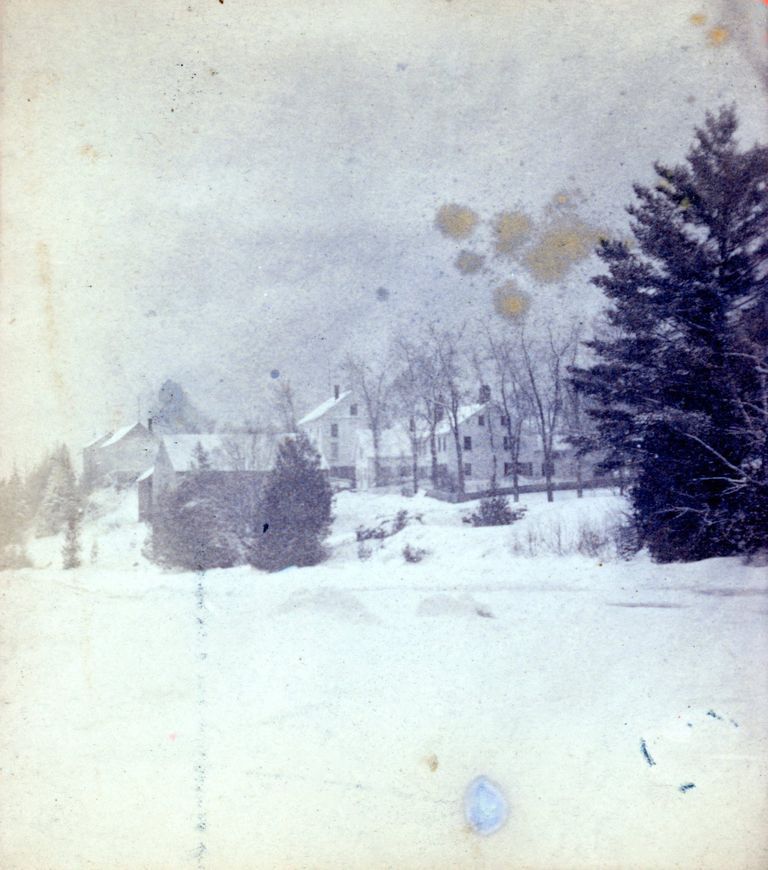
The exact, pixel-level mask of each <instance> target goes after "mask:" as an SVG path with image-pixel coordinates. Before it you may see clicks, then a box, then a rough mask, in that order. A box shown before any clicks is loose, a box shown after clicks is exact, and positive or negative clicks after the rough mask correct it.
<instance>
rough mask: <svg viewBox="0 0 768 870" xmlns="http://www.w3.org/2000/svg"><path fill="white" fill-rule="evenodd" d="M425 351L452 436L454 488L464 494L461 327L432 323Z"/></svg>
mask: <svg viewBox="0 0 768 870" xmlns="http://www.w3.org/2000/svg"><path fill="white" fill-rule="evenodd" d="M426 349H427V351H428V352H429V354H430V355H431V356H432V358H433V359H434V362H435V365H436V368H437V381H438V384H439V388H440V405H439V406H441V407H442V408H443V409H444V413H445V418H446V420H447V422H448V426H449V428H450V430H451V434H452V435H453V444H454V449H455V450H456V486H457V489H458V491H459V492H460V493H461V492H464V456H463V449H462V444H461V436H460V426H461V415H460V412H461V406H462V404H463V403H464V401H465V400H466V391H465V389H464V386H463V382H462V357H463V355H464V327H462V328H461V329H458V330H451V329H446V328H441V327H438V326H437V325H436V324H434V323H432V324H430V325H429V326H428V328H427V345H426Z"/></svg>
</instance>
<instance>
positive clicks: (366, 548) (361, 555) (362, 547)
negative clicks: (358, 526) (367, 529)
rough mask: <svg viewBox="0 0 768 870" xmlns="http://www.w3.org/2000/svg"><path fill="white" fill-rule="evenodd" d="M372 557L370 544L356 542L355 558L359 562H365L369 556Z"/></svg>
mask: <svg viewBox="0 0 768 870" xmlns="http://www.w3.org/2000/svg"><path fill="white" fill-rule="evenodd" d="M372 555H373V548H372V547H371V545H370V544H366V543H365V541H358V544H357V558H358V559H359V560H360V561H361V562H367V561H368V560H369V559H370V558H371V556H372Z"/></svg>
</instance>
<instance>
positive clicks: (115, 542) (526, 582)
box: [0, 492, 768, 870]
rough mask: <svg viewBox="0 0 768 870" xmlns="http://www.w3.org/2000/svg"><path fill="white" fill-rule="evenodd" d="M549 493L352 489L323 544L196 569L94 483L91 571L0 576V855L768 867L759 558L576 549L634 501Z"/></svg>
mask: <svg viewBox="0 0 768 870" xmlns="http://www.w3.org/2000/svg"><path fill="white" fill-rule="evenodd" d="M556 499H557V500H556V502H555V503H554V504H553V505H547V504H546V502H545V501H544V500H543V497H542V496H538V495H536V496H529V497H526V498H524V499H523V502H522V503H523V504H526V505H527V506H528V508H529V510H528V513H527V515H526V517H525V518H524V519H523V520H521V521H520V522H519V523H517V524H516V525H514V526H512V527H502V528H480V529H476V528H472V527H469V526H467V525H465V524H462V522H461V515H462V514H463V513H466V512H467V511H468V510H470V509H471V507H472V505H450V504H444V503H440V502H435V501H432V500H429V499H427V498H426V497H423V496H418V497H416V498H410V499H409V498H404V497H401V496H396V495H387V496H381V495H374V494H354V493H343V494H340V495H339V496H338V497H337V499H336V506H335V512H336V521H335V524H334V529H333V534H332V537H331V540H330V545H331V547H332V555H331V557H330V558H329V560H328V561H327V562H326V563H324V564H322V565H320V566H317V567H314V568H304V569H288V570H286V571H283V572H281V573H278V574H273V575H268V574H264V573H261V572H259V571H255V570H253V569H250V568H237V569H231V570H227V571H212V572H209V573H208V574H206V575H204V576H202V577H201V576H198V575H195V574H185V573H174V572H164V571H162V570H160V569H158V568H157V567H155V566H152V565H150V564H148V563H147V562H146V560H145V559H144V558H143V556H142V555H141V545H142V541H143V537H144V527H143V526H140V525H138V524H136V523H135V522H134V521H133V518H134V517H135V515H136V514H135V508H136V506H135V501H134V500H135V495H130V494H129V495H128V496H117V495H115V494H104V495H103V496H102V498H101V503H100V504H99V505H98V510H96V511H95V512H94V516H92V517H91V519H90V520H89V522H88V524H87V526H86V528H85V530H84V536H83V545H84V547H83V548H84V557H85V565H84V567H83V568H82V569H79V570H77V571H62V570H60V555H59V551H60V546H61V542H60V541H59V540H56V539H49V540H42V541H36V542H33V545H32V546H31V547H30V555H31V556H32V558H33V560H34V562H35V564H36V565H37V566H38V567H37V568H35V569H29V570H24V571H18V572H6V573H3V574H0V590H2V613H3V619H4V626H3V647H2V654H3V669H2V696H3V707H4V709H3V713H2V717H0V741H1V745H2V747H3V759H4V765H3V770H2V774H1V779H0V804H2V819H3V821H2V827H1V828H0V866H2V867H3V868H4V870H11V868H19V870H32V868H51V870H60V868H61V870H63V868H72V870H82V868H98V870H111V868H125V870H135V868H158V870H161V868H162V870H175V868H180V870H181V868H196V867H205V868H211V870H214V868H215V870H240V868H242V870H246V868H249V870H250V868H313V870H314V868H321V870H325V868H328V870H331V868H334V870H335V868H355V870H358V868H397V870H408V868H435V870H438V868H440V870H442V868H511V867H526V868H547V870H549V868H579V867H590V868H593V867H594V868H609V867H610V868H617V867H620V868H634V867H637V868H717V870H722V868H764V867H765V866H766V865H767V864H768V826H766V823H765V819H766V818H768V791H767V788H766V787H767V785H768V777H767V776H766V774H767V773H768V752H767V750H768V681H766V677H765V664H766V661H768V632H767V631H766V612H767V610H766V593H768V588H767V587H768V582H767V578H766V571H765V569H764V568H759V567H748V566H744V565H742V564H740V563H739V562H738V561H737V560H734V559H718V560H709V561H707V562H700V563H697V564H688V565H655V564H653V563H651V562H650V561H649V560H648V559H647V558H646V557H645V556H643V555H642V554H641V555H639V556H637V557H635V558H634V559H632V560H631V561H628V562H626V561H621V560H618V559H616V558H615V557H612V556H610V554H608V553H607V552H602V551H601V553H600V555H598V556H584V555H580V554H579V553H577V552H574V550H575V548H576V542H577V541H578V539H579V536H580V535H581V533H582V530H584V529H585V528H593V529H598V530H600V529H604V528H607V527H610V526H611V525H612V524H613V523H614V521H615V518H616V517H617V516H618V514H619V513H620V511H621V510H622V508H623V504H622V502H621V500H620V499H619V498H618V497H617V496H614V495H610V494H607V493H604V492H603V493H589V494H587V497H585V498H584V499H582V500H577V499H575V498H574V497H573V494H570V493H558V494H557V496H556ZM399 510H406V511H408V513H409V522H408V524H407V526H406V527H405V528H404V529H403V530H402V531H400V532H398V533H397V534H396V535H394V536H392V537H389V538H387V539H385V540H384V541H383V542H377V541H372V542H369V543H370V545H371V546H370V551H366V550H365V548H364V551H363V556H364V559H363V560H361V559H360V558H359V556H358V544H357V542H356V540H355V528H356V526H358V525H361V524H363V525H366V526H374V525H376V524H377V523H378V522H380V521H382V520H390V519H391V518H392V517H393V516H394V515H395V514H396V513H397V511H399ZM417 517H418V518H417ZM94 540H97V542H98V545H97V549H98V552H97V553H96V554H95V558H94V561H93V562H91V561H90V555H91V552H90V551H91V547H92V543H93V541H94ZM406 544H410V545H411V547H412V548H414V549H423V550H426V551H427V553H426V555H424V557H423V559H422V561H420V562H418V563H416V564H413V563H409V562H406V561H405V559H404V558H403V553H402V551H403V548H404V546H405V545H406ZM532 548H533V549H538V551H539V554H538V555H537V556H530V555H527V554H528V553H529V552H530V551H531V549H532ZM480 775H486V776H488V777H489V778H490V779H491V780H492V781H493V782H494V783H496V785H497V786H498V787H499V788H500V789H501V790H503V792H504V794H505V797H506V802H507V804H508V807H509V817H508V820H507V822H506V824H505V825H503V827H502V828H501V829H500V830H499V831H498V832H496V833H494V834H492V835H490V836H487V837H483V836H481V835H479V834H478V833H476V832H475V831H474V830H473V829H472V827H471V826H469V825H468V824H467V822H466V819H465V815H464V794H465V791H466V789H467V786H468V785H469V783H470V782H472V781H473V780H474V779H475V778H476V777H477V776H480Z"/></svg>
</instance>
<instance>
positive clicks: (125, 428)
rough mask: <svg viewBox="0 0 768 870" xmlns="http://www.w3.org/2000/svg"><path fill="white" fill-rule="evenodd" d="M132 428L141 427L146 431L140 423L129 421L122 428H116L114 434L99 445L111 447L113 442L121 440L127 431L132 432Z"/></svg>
mask: <svg viewBox="0 0 768 870" xmlns="http://www.w3.org/2000/svg"><path fill="white" fill-rule="evenodd" d="M134 429H143V430H144V431H145V432H146V431H147V429H146V427H145V426H143V425H142V424H141V423H131V424H130V425H128V426H123V428H122V429H118V430H117V432H115V434H114V435H112V437H111V438H110V439H109V440H108V441H105V442H104V443H103V444H102V445H101V446H102V447H111V446H112V445H113V444H117V442H118V441H122V439H123V438H125V436H126V435H128V433H129V432H133V430H134Z"/></svg>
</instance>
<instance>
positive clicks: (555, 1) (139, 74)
mask: <svg viewBox="0 0 768 870" xmlns="http://www.w3.org/2000/svg"><path fill="white" fill-rule="evenodd" d="M3 14H4V22H3V25H4V26H3V30H4V34H5V36H4V46H3V66H4V76H5V87H6V92H5V98H4V105H3V112H4V125H3V127H4V131H5V136H4V142H3V154H2V172H3V178H2V192H3V212H2V217H3V253H2V266H3V274H2V278H3V295H2V299H1V300H0V304H1V305H2V311H1V312H0V313H1V314H2V320H1V322H0V342H1V349H0V352H1V353H2V358H3V364H4V365H3V368H4V375H3V382H2V386H1V388H0V389H2V392H1V393H0V427H1V428H0V439H1V441H0V443H2V462H3V463H4V466H5V467H6V468H7V465H8V463H9V462H11V461H12V460H13V458H14V457H16V458H18V459H19V460H20V461H21V462H22V463H23V462H24V461H28V460H29V459H30V458H35V457H36V456H37V455H38V454H39V452H40V451H41V450H43V449H44V447H45V446H46V445H48V444H49V443H51V442H52V441H56V440H65V441H68V442H69V443H70V445H71V446H72V447H73V448H75V449H77V448H78V447H79V445H81V444H82V443H83V442H84V441H86V440H88V439H89V438H90V437H91V436H93V435H97V434H99V433H100V432H101V431H104V430H107V429H112V428H115V427H116V426H118V425H121V424H123V423H126V422H130V421H131V419H134V418H135V416H136V413H137V399H139V398H140V399H141V401H142V403H143V407H144V409H146V405H147V403H148V399H149V396H150V395H151V394H152V393H153V392H155V391H156V390H157V388H158V387H159V385H160V383H161V382H162V380H163V379H164V378H165V377H173V378H174V379H176V380H179V381H181V382H182V383H183V384H184V385H185V386H186V387H187V388H188V390H189V392H190V393H191V395H192V397H193V399H195V400H196V401H197V402H198V404H200V405H202V406H204V407H205V408H206V409H207V410H208V411H209V412H210V413H212V414H213V415H214V416H216V417H219V418H220V419H225V418H230V419H234V420H239V419H242V418H244V417H246V416H253V414H252V410H253V409H255V408H257V407H258V403H259V401H260V397H261V396H262V395H263V394H264V393H265V391H266V390H267V389H268V387H269V384H270V382H271V380H272V378H271V375H270V373H271V372H272V370H277V371H279V372H280V377H284V378H290V380H291V381H292V382H293V383H294V384H295V385H296V386H297V388H298V389H299V392H300V394H301V395H302V396H303V398H304V399H305V401H306V402H312V401H314V400H315V399H320V398H322V397H323V395H324V391H325V390H326V389H327V387H328V384H329V381H331V382H332V381H335V380H337V375H336V372H335V370H334V369H335V367H336V365H337V363H338V361H339V360H340V358H341V356H342V355H343V353H344V352H345V351H346V350H348V349H358V350H361V349H368V348H372V347H375V346H376V345H377V342H382V341H383V336H385V335H386V333H387V331H388V329H389V326H390V324H391V323H393V322H399V321H403V320H405V321H406V322H407V321H408V320H409V319H410V318H412V317H413V316H414V315H416V314H419V315H422V316H426V317H441V316H442V317H445V318H447V319H448V320H449V321H450V322H456V321H457V320H461V319H463V318H465V317H478V316H481V317H494V316H496V315H495V314H494V308H493V299H494V297H493V290H494V287H495V286H496V285H498V283H499V281H502V280H504V279H505V278H507V277H509V278H510V279H515V280H517V281H518V282H520V283H521V285H522V286H524V288H525V289H526V290H527V292H528V294H529V296H530V297H531V299H532V300H533V301H532V307H533V309H535V310H536V311H537V312H539V313H542V312H550V311H558V312H562V311H568V312H577V313H578V312H582V313H583V315H584V316H585V318H587V319H588V317H590V316H591V315H592V314H593V313H594V311H595V310H596V309H597V306H598V305H599V295H598V294H597V291H596V290H595V288H591V287H590V286H589V285H588V282H587V280H586V278H587V276H588V275H589V274H590V270H593V269H594V263H590V262H589V261H585V262H580V263H578V264H577V266H576V267H575V268H574V269H573V270H571V271H570V272H568V273H567V274H566V275H559V276H557V279H556V280H555V279H553V278H552V276H551V275H550V276H549V277H547V276H544V277H542V276H541V275H540V276H539V278H541V280H537V276H536V275H535V274H534V275H531V273H530V271H528V272H526V270H525V268H522V267H521V265H520V263H514V262H512V261H506V262H496V261H494V262H493V263H492V264H491V268H490V271H489V270H487V269H486V270H485V271H480V272H478V273H477V274H475V275H472V276H470V275H463V274H461V272H460V271H459V270H457V269H456V268H455V267H454V265H453V263H454V260H455V257H456V255H457V253H458V251H459V249H460V248H461V247H462V246H465V243H464V242H461V243H460V244H457V242H456V241H455V240H453V239H450V238H446V237H444V235H441V233H440V231H439V229H438V228H437V227H436V225H435V215H436V213H437V211H438V209H439V208H440V207H441V206H442V205H444V204H447V203H459V204H462V205H465V206H466V207H468V208H470V209H472V210H474V212H475V213H476V214H477V215H478V217H479V218H480V223H479V224H478V229H477V231H476V233H475V234H474V237H473V238H471V239H469V240H467V241H466V246H467V247H469V248H470V249H472V250H476V251H477V252H479V253H481V254H487V253H488V250H489V249H488V241H487V240H488V237H489V230H488V227H489V223H488V222H489V221H490V220H491V219H492V218H493V216H494V215H496V214H497V213H499V212H500V211H504V210H514V211H515V213H517V214H523V215H525V216H527V218H530V220H531V221H532V225H534V226H536V227H539V226H540V227H544V226H545V225H546V226H553V225H557V222H558V221H561V222H562V221H565V222H566V223H567V222H568V221H571V224H572V225H576V226H578V227H582V228H592V229H595V230H600V231H609V232H617V233H625V232H626V221H625V219H624V217H623V215H622V210H621V209H622V206H623V205H625V204H626V203H627V202H628V201H629V199H630V198H631V187H630V185H631V182H632V181H633V180H642V181H651V180H652V179H653V172H652V167H651V163H652V161H653V160H654V159H657V158H660V159H663V160H666V161H675V160H678V159H680V158H681V156H682V155H683V154H684V152H685V150H686V149H687V147H688V145H689V144H690V141H691V138H692V134H693V128H694V126H695V125H697V124H700V123H701V122H702V120H703V117H704V113H705V111H706V109H714V108H716V107H717V106H718V105H721V104H722V103H724V102H730V101H733V100H735V101H736V102H737V104H738V107H739V110H740V116H741V119H742V129H741V138H742V140H743V141H744V142H745V143H747V144H751V143H752V142H753V141H754V140H756V139H761V140H763V141H765V140H766V139H768V135H767V132H766V111H765V110H766V94H765V90H764V87H763V83H764V80H765V79H764V73H762V74H761V64H764V63H765V48H766V15H767V14H768V7H767V6H766V5H765V4H764V3H763V2H762V0H731V2H722V3H721V2H719V0H706V2H695V0H649V2H645V3H639V2H637V0H584V2H581V3H579V2H577V0H487V2H484V0H442V2H437V0H434V2H430V0H411V2H405V0H402V2H394V0H346V2H323V0H308V2H295V0H248V2H246V0H225V2H224V3H220V2H219V0H183V2H182V0H179V2H177V0H157V2H154V3H147V2H141V3H139V2H136V0H123V2H119V3H118V2H114V3H105V2H103V0H69V2H66V3H63V2H61V0H35V2H34V3H30V2H28V0H26V2H22V0H7V2H6V3H5V5H4V13H3ZM763 70H764V67H763ZM558 197H560V198H559V199H558ZM558 209H559V210H560V211H559V212H558ZM574 222H575V224H574ZM487 262H488V261H487ZM380 288H384V289H385V291H386V292H383V291H381V290H380ZM300 410H301V409H300Z"/></svg>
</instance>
